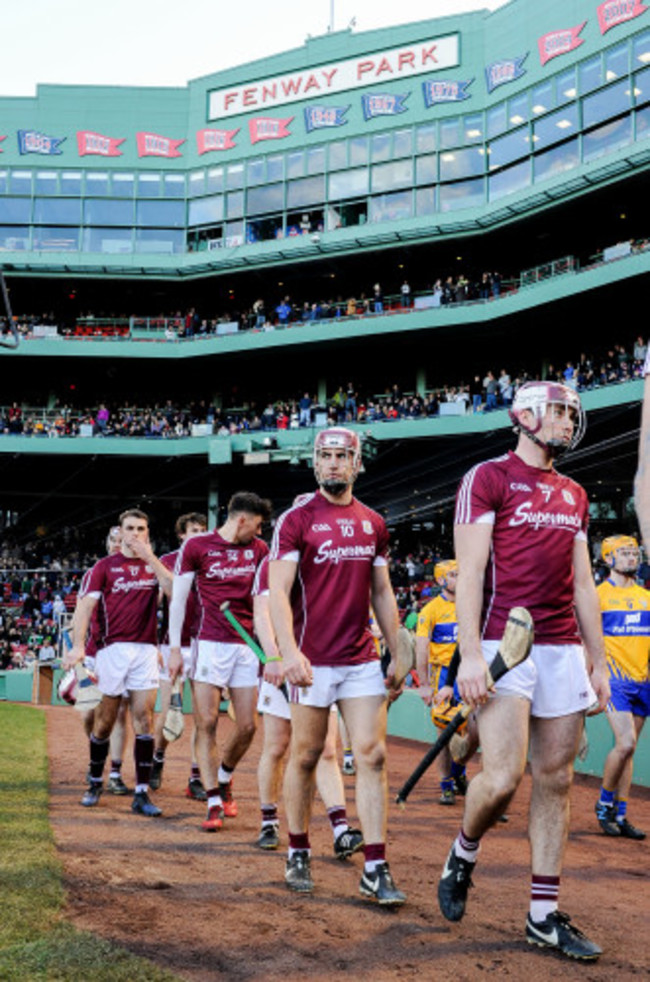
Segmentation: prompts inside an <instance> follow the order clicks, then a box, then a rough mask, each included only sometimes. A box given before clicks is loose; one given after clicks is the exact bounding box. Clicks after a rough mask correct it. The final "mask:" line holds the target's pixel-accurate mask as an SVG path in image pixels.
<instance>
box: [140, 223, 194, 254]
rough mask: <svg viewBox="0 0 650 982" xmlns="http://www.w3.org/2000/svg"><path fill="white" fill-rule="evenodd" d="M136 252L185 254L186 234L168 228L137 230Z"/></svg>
mask: <svg viewBox="0 0 650 982" xmlns="http://www.w3.org/2000/svg"><path fill="white" fill-rule="evenodd" d="M135 251H136V252H150V253H156V254H163V255H172V254H173V253H178V252H185V233H184V232H180V231H179V232H175V231H173V230H172V229H168V228H156V229H149V228H144V229H143V228H139V229H136V232H135Z"/></svg>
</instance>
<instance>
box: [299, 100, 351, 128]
mask: <svg viewBox="0 0 650 982" xmlns="http://www.w3.org/2000/svg"><path fill="white" fill-rule="evenodd" d="M349 108H350V107H349V106H309V107H308V108H307V109H305V129H306V130H307V132H308V133H311V132H312V130H323V129H326V128H327V127H329V126H344V125H345V123H347V119H343V117H344V116H345V114H346V112H347V111H348V109H349Z"/></svg>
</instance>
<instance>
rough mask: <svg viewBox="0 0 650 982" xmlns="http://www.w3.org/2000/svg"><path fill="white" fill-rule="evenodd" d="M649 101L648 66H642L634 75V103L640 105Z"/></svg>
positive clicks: (649, 70) (649, 79)
mask: <svg viewBox="0 0 650 982" xmlns="http://www.w3.org/2000/svg"><path fill="white" fill-rule="evenodd" d="M646 102H650V68H644V69H642V70H641V71H640V72H636V74H635V75H634V104H635V105H636V106H642V105H644V104H645V103H646Z"/></svg>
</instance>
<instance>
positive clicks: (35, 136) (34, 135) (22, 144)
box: [18, 130, 65, 156]
mask: <svg viewBox="0 0 650 982" xmlns="http://www.w3.org/2000/svg"><path fill="white" fill-rule="evenodd" d="M64 140H65V137H64V136H60V137H56V136H46V134H45V133H39V132H38V131H37V130H18V150H19V152H20V153H21V154H25V153H40V154H45V155H46V156H52V155H54V154H59V153H62V152H63V151H62V150H61V149H60V147H59V144H61V143H63V141H64Z"/></svg>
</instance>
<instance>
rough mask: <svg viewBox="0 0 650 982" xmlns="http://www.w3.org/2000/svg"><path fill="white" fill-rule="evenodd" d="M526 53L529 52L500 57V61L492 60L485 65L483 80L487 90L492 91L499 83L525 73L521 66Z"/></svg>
mask: <svg viewBox="0 0 650 982" xmlns="http://www.w3.org/2000/svg"><path fill="white" fill-rule="evenodd" d="M528 55H529V52H528V51H527V52H526V54H525V55H520V56H519V57H518V58H502V59H501V61H493V62H492V64H491V65H487V66H486V68H485V82H486V85H487V90H488V92H494V90H495V89H496V88H498V87H499V85H505V84H506V83H507V82H514V81H515V79H518V78H521V76H522V75H525V74H526V71H525V69H524V68H522V67H521V66H522V65H523V63H524V62H525V61H526V58H527V57H528Z"/></svg>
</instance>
